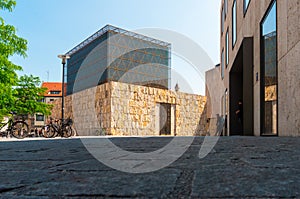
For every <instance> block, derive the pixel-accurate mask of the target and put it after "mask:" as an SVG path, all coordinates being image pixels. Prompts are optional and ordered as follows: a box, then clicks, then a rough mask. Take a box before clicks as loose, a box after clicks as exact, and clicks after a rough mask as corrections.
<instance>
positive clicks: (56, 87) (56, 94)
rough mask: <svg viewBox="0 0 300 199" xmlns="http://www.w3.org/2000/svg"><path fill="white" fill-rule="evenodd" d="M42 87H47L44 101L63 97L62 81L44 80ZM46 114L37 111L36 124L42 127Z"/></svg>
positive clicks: (47, 101) (49, 101)
mask: <svg viewBox="0 0 300 199" xmlns="http://www.w3.org/2000/svg"><path fill="white" fill-rule="evenodd" d="M41 87H42V88H46V89H47V90H46V92H45V95H44V99H43V102H45V103H52V102H54V101H55V100H57V99H61V97H62V83H61V82H43V83H42V85H41ZM65 88H66V84H65ZM45 120H46V118H45V115H43V114H40V113H36V114H35V115H34V126H35V127H42V126H44V125H45Z"/></svg>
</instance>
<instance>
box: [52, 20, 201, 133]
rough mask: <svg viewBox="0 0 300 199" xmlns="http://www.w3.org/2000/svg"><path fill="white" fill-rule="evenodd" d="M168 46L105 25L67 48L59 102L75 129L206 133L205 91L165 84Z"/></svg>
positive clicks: (57, 112) (58, 108)
mask: <svg viewBox="0 0 300 199" xmlns="http://www.w3.org/2000/svg"><path fill="white" fill-rule="evenodd" d="M170 48H171V45H170V44H169V43H166V42H163V41H159V40H157V39H154V38H150V37H146V36H144V35H140V34H137V33H134V32H131V31H126V30H123V29H120V28H117V27H113V26H110V25H107V26H105V27H104V28H102V29H101V30H100V31H98V32H97V33H95V34H94V35H92V36H91V37H89V38H88V39H87V40H85V41H83V42H82V43H80V44H79V45H78V46H76V47H75V48H73V49H72V50H70V51H69V52H68V53H67V55H69V56H70V59H69V60H68V62H67V67H66V68H67V71H66V74H67V96H66V98H65V104H64V107H65V117H66V118H67V117H71V118H73V121H74V125H75V128H76V131H77V134H78V135H113V136H115V135H117V136H160V135H173V136H174V135H178V136H187V135H206V129H205V127H206V112H205V111H206V106H205V104H206V97H205V96H200V95H193V94H186V93H182V92H179V91H178V90H177V91H176V92H174V91H171V90H170V80H171V79H170V78H171V74H170V63H171V60H170V59H171V57H170ZM54 105H55V106H54V108H53V112H52V116H53V117H60V111H61V100H56V101H55V102H54Z"/></svg>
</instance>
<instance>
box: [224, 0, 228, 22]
mask: <svg viewBox="0 0 300 199" xmlns="http://www.w3.org/2000/svg"><path fill="white" fill-rule="evenodd" d="M227 10H228V0H225V1H224V13H225V14H224V18H226V16H227Z"/></svg>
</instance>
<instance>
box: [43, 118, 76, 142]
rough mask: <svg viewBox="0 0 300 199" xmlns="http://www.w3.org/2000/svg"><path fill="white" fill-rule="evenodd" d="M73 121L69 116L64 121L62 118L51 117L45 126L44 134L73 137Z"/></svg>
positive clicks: (47, 135) (46, 135)
mask: <svg viewBox="0 0 300 199" xmlns="http://www.w3.org/2000/svg"><path fill="white" fill-rule="evenodd" d="M72 124H73V121H72V119H70V118H68V119H66V120H64V121H62V119H59V120H58V119H53V118H51V117H50V121H49V124H47V125H46V126H44V127H43V136H44V137H45V138H53V137H56V136H57V135H60V136H61V137H71V136H72V134H73V128H72Z"/></svg>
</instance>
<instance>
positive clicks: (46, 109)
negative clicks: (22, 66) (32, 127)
mask: <svg viewBox="0 0 300 199" xmlns="http://www.w3.org/2000/svg"><path fill="white" fill-rule="evenodd" d="M40 83H41V82H40V79H39V78H38V77H34V76H32V75H30V76H27V75H24V76H21V77H20V78H19V81H18V85H17V87H16V88H14V97H15V100H16V101H15V104H14V107H12V110H13V111H14V112H17V113H19V114H34V113H43V114H46V115H49V114H50V108H51V105H49V104H46V103H44V102H43V101H42V100H43V96H44V94H45V92H46V90H47V89H46V88H41V87H38V86H39V84H40Z"/></svg>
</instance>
